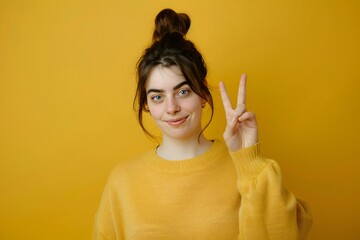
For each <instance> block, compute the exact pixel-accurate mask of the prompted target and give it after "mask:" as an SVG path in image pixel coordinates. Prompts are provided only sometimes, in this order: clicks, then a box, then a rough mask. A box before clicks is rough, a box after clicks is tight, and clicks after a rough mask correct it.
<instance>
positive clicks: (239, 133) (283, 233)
mask: <svg viewBox="0 0 360 240" xmlns="http://www.w3.org/2000/svg"><path fill="white" fill-rule="evenodd" d="M219 88H220V94H221V98H222V101H223V105H224V109H225V115H226V120H227V126H226V129H225V132H224V135H223V136H224V140H225V142H226V144H227V147H228V149H229V151H230V154H231V156H232V158H233V161H234V164H235V168H236V171H237V175H238V183H237V184H238V190H239V192H240V194H241V197H242V201H241V206H240V210H239V232H240V235H239V239H241V240H247V239H251V240H254V239H255V240H257V239H259V240H262V239H284V240H292V239H294V240H295V239H305V238H306V236H307V234H308V232H309V230H310V228H311V224H312V217H311V214H310V210H309V207H308V206H307V205H306V203H305V202H304V201H302V200H298V199H296V197H295V196H294V195H293V194H292V193H291V192H289V191H287V190H286V189H285V188H284V187H283V185H282V178H281V171H280V168H279V165H278V164H277V163H276V162H275V161H273V160H268V159H265V158H262V157H261V155H260V147H259V143H258V129H257V122H256V117H255V114H254V113H252V112H247V111H246V105H245V104H246V75H245V74H243V75H242V76H241V79H240V84H239V92H238V99H237V106H236V108H235V109H233V108H232V105H231V101H230V99H229V97H228V94H227V92H226V89H225V85H224V84H223V83H220V85H219Z"/></svg>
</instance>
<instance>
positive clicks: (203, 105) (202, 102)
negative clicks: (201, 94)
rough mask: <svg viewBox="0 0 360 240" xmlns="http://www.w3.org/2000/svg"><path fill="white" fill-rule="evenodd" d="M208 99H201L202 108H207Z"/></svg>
mask: <svg viewBox="0 0 360 240" xmlns="http://www.w3.org/2000/svg"><path fill="white" fill-rule="evenodd" d="M206 103H207V101H206V100H205V99H202V100H201V108H205V105H206Z"/></svg>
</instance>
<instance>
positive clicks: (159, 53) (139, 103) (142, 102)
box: [134, 9, 213, 136]
mask: <svg viewBox="0 0 360 240" xmlns="http://www.w3.org/2000/svg"><path fill="white" fill-rule="evenodd" d="M189 28H190V18H189V16H188V15H186V14H183V13H179V14H178V13H176V12H174V11H173V10H171V9H164V10H162V11H161V12H159V14H158V15H157V16H156V19H155V30H154V33H153V43H152V45H151V46H150V47H149V48H147V49H146V50H145V51H144V53H143V55H142V56H141V58H140V60H139V62H138V64H137V81H138V82H137V91H136V96H135V99H134V108H135V109H136V110H137V111H138V120H139V123H140V126H141V128H142V129H143V130H144V132H145V133H146V134H147V135H149V136H152V135H151V134H150V133H149V132H148V131H147V130H146V128H145V127H144V125H143V119H142V118H143V112H148V111H149V108H148V103H147V92H146V83H147V80H148V78H149V75H150V74H151V71H152V70H153V69H154V68H155V67H156V66H159V65H160V66H161V67H162V68H170V67H172V66H177V67H178V68H179V69H180V71H181V73H182V75H183V76H184V78H185V79H186V81H187V83H188V85H189V87H190V88H191V90H192V91H193V92H194V93H195V94H197V95H198V96H199V97H200V98H201V99H203V100H204V101H205V102H207V103H208V104H209V106H210V107H211V118H210V121H211V119H212V115H213V100H212V96H211V94H210V91H209V88H208V86H207V82H206V75H207V68H206V64H205V62H204V59H203V57H202V56H201V54H200V52H199V51H198V50H197V49H196V47H195V45H194V44H193V43H192V42H191V41H189V40H187V39H185V36H186V33H187V31H188V30H189ZM210 121H209V122H208V124H209V123H210ZM208 124H206V126H205V128H206V127H207V126H208ZM205 128H204V129H205Z"/></svg>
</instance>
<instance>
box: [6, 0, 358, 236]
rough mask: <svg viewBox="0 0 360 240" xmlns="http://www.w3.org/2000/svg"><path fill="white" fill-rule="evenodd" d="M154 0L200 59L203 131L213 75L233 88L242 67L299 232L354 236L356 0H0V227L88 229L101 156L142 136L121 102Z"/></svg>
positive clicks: (219, 117) (143, 141) (108, 164)
mask: <svg viewBox="0 0 360 240" xmlns="http://www.w3.org/2000/svg"><path fill="white" fill-rule="evenodd" d="M165 7H170V8H173V9H174V10H176V11H180V12H186V13H188V14H189V15H190V17H191V19H192V26H191V28H190V31H189V34H188V35H187V37H188V38H189V39H190V40H192V41H194V42H195V43H196V44H197V46H198V48H199V50H200V51H201V52H202V53H203V55H204V57H205V60H206V62H207V64H208V67H209V75H208V81H209V83H210V85H211V86H212V89H213V95H214V98H215V101H216V102H217V103H216V110H215V111H216V112H215V117H214V120H213V123H212V125H211V127H210V128H209V129H208V130H207V131H206V135H207V136H208V137H209V138H221V137H222V132H223V129H224V127H225V117H224V113H223V109H222V104H221V101H220V98H219V92H218V89H217V84H218V82H219V81H220V80H222V81H224V82H225V83H226V85H227V87H228V89H229V91H230V95H231V96H232V98H233V99H234V100H235V97H236V94H237V85H238V80H239V77H240V75H241V73H243V72H246V73H247V74H248V89H247V96H248V99H247V103H248V104H247V107H248V109H249V110H251V111H253V112H255V113H256V114H257V118H258V123H259V132H260V136H259V137H260V142H261V146H262V153H263V155H265V156H267V157H269V158H273V159H275V160H277V161H278V162H279V163H280V166H281V168H282V171H283V175H284V185H285V186H286V187H288V188H289V189H291V190H292V191H293V192H294V193H295V194H296V195H297V196H300V197H302V198H304V199H306V200H307V201H308V203H309V204H310V206H311V208H312V212H313V215H314V225H313V229H312V231H311V234H310V237H309V239H310V240H315V239H360V230H359V221H358V218H359V215H360V207H359V202H360V193H359V187H358V186H359V183H360V173H359V168H360V156H359V155H360V154H359V149H360V144H359V143H360V141H359V135H360V127H359V122H360V113H359V112H360V106H359V100H360V97H359V90H360V88H359V86H360V84H359V81H360V47H359V46H360V45H359V43H360V28H359V23H360V2H359V1H356V0H344V1H333V0H327V1H325V0H319V1H310V0H307V1H297V0H295V1H285V0H273V1H265V0H263V1H261V0H256V1H238V0H221V1H184V0H174V1H166V0H156V1H155V0H139V1H122V0H118V1H94V0H88V1H79V0H71V1H69V0H67V1H45V0H43V1H41V0H39V1H35V0H31V1H25V0H18V1H16V0H15V1H13V0H1V1H0V194H1V195H0V216H1V217H0V239H1V240H20V239H44V240H45V239H52V240H57V239H59V240H60V239H61V240H63V239H68V240H71V239H74V240H78V239H90V236H91V232H92V228H93V221H94V215H95V212H96V210H97V207H98V204H99V201H100V197H101V194H102V191H103V188H104V184H105V182H106V180H107V177H108V175H109V173H110V171H111V169H112V168H113V167H114V166H115V165H116V164H117V163H118V162H121V161H122V160H123V159H126V158H128V157H130V156H134V155H137V154H139V153H141V152H144V151H147V150H149V149H151V148H153V147H154V146H155V145H156V143H154V142H151V141H149V139H147V138H146V137H145V136H144V134H143V133H142V131H141V129H140V127H139V126H138V124H137V121H136V115H135V113H134V111H133V110H132V101H133V96H134V92H135V64H136V62H137V60H138V58H139V57H140V55H141V53H142V51H143V50H144V48H145V47H147V46H148V45H149V43H150V41H151V35H152V31H153V27H154V25H153V20H154V18H155V16H156V14H157V13H158V12H159V11H160V10H161V9H163V8H165ZM206 109H208V108H206ZM205 111H206V112H207V113H208V110H205ZM148 126H149V128H153V127H154V126H153V124H151V123H149V125H148ZM153 132H155V133H156V131H155V130H153Z"/></svg>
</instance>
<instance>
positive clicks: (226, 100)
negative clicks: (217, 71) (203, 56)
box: [219, 82, 232, 110]
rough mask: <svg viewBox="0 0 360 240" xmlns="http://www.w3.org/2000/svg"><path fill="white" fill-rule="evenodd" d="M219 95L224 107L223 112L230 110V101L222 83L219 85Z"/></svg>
mask: <svg viewBox="0 0 360 240" xmlns="http://www.w3.org/2000/svg"><path fill="white" fill-rule="evenodd" d="M219 89H220V95H221V99H222V102H223V105H224V108H225V110H228V109H232V106H231V101H230V98H229V95H228V94H227V92H226V88H225V84H224V83H223V82H220V83H219Z"/></svg>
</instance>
